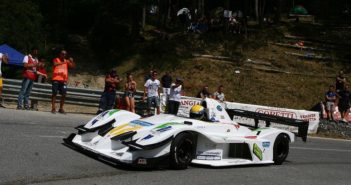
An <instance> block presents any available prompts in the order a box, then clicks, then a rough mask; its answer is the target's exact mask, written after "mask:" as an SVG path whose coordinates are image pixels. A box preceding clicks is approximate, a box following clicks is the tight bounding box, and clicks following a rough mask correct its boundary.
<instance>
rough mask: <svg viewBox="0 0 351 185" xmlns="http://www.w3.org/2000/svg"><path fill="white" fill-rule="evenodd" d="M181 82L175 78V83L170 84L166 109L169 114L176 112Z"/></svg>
mask: <svg viewBox="0 0 351 185" xmlns="http://www.w3.org/2000/svg"><path fill="white" fill-rule="evenodd" d="M182 83H183V81H182V80H181V79H179V78H177V79H176V83H175V84H173V85H172V86H171V92H170V96H169V100H168V103H167V110H168V113H169V114H174V115H177V114H178V109H179V105H180V99H181V92H182V85H181V84H182Z"/></svg>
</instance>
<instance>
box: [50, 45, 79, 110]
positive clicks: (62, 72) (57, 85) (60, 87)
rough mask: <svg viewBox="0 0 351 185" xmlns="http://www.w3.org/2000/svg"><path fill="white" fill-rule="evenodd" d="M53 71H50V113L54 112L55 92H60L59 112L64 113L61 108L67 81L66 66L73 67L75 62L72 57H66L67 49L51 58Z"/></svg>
mask: <svg viewBox="0 0 351 185" xmlns="http://www.w3.org/2000/svg"><path fill="white" fill-rule="evenodd" d="M52 62H53V73H52V96H51V113H53V114H55V113H56V105H55V103H56V96H57V93H60V94H61V100H60V108H59V111H58V112H59V113H61V114H65V113H66V112H65V111H64V109H63V106H64V103H65V99H66V94H67V82H68V68H74V67H75V66H76V64H75V63H74V61H73V58H72V57H70V58H68V57H67V51H66V50H61V51H60V52H59V56H58V57H57V58H54V59H53V61H52Z"/></svg>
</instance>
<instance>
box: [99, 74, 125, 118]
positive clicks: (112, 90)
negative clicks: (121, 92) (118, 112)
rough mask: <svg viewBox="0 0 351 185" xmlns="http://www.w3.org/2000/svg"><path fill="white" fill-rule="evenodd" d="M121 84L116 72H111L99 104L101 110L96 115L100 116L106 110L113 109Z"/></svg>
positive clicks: (106, 79) (107, 76)
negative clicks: (118, 87)
mask: <svg viewBox="0 0 351 185" xmlns="http://www.w3.org/2000/svg"><path fill="white" fill-rule="evenodd" d="M119 82H120V79H119V76H118V75H117V72H116V70H111V71H110V73H108V74H107V75H106V77H105V88H104V92H103V93H102V95H101V98H100V102H99V110H98V111H97V112H96V114H100V113H101V112H103V111H105V110H109V109H112V108H113V106H114V103H115V100H116V88H117V85H118V83H119Z"/></svg>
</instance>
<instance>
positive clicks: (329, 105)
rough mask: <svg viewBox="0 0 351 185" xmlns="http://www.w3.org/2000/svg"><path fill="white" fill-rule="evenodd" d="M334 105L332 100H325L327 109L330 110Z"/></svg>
mask: <svg viewBox="0 0 351 185" xmlns="http://www.w3.org/2000/svg"><path fill="white" fill-rule="evenodd" d="M334 105H335V103H334V102H330V101H327V106H326V109H327V111H332V110H333V109H334Z"/></svg>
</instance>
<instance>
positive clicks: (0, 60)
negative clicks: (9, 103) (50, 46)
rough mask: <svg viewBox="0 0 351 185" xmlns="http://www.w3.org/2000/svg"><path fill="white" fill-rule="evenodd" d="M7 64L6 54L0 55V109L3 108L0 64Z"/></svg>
mask: <svg viewBox="0 0 351 185" xmlns="http://www.w3.org/2000/svg"><path fill="white" fill-rule="evenodd" d="M2 62H4V63H5V64H7V63H8V56H7V55H6V54H2V53H0V107H2V108H5V106H4V99H3V98H2V86H3V85H2V72H1V63H2Z"/></svg>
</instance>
